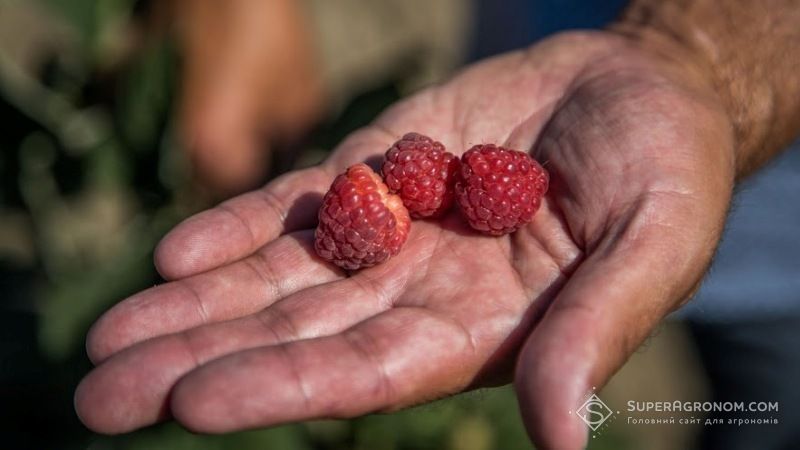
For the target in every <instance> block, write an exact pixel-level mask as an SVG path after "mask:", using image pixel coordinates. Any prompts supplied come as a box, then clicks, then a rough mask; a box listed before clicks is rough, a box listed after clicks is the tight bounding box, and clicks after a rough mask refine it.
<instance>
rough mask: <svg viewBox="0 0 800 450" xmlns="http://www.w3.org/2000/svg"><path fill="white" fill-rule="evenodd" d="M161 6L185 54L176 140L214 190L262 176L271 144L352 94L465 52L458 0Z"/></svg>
mask: <svg viewBox="0 0 800 450" xmlns="http://www.w3.org/2000/svg"><path fill="white" fill-rule="evenodd" d="M167 5H168V6H169V7H170V8H168V9H166V10H165V7H166V6H167ZM159 7H160V11H159V13H160V14H162V15H163V16H165V17H164V19H165V20H164V19H162V20H163V21H164V22H166V23H167V24H171V25H172V26H174V30H175V31H176V33H177V36H178V40H179V43H180V46H181V49H182V54H183V58H184V61H183V81H182V87H181V89H182V94H181V106H180V108H179V114H180V126H181V131H182V132H181V136H182V138H183V142H184V146H185V148H186V150H187V152H188V154H189V156H190V160H191V162H192V166H193V167H194V169H195V171H196V174H197V176H198V178H199V180H200V182H201V184H203V185H204V186H206V187H207V188H209V189H211V190H212V191H214V192H216V193H217V195H223V196H224V195H231V194H236V193H240V192H243V191H245V190H247V189H252V188H255V187H256V186H258V185H260V184H262V183H263V182H264V181H265V177H266V175H267V174H268V172H269V167H270V161H271V158H270V151H271V149H272V148H274V147H284V148H285V147H287V146H291V145H292V144H296V143H297V142H298V141H299V140H300V139H301V138H302V136H303V135H304V134H306V133H308V132H309V131H310V129H311V128H312V126H313V125H315V124H316V123H318V122H319V121H320V120H321V119H323V118H324V117H328V116H330V114H331V113H332V112H334V111H336V110H337V109H339V108H341V106H342V105H343V104H344V103H346V102H347V101H348V100H349V99H351V98H352V97H353V96H354V95H356V94H360V93H363V92H365V91H368V90H370V89H374V88H375V87H378V86H381V85H383V84H385V83H387V82H388V81H391V80H393V79H395V78H397V77H401V78H402V79H403V80H404V81H403V84H404V85H405V88H406V90H407V91H408V92H410V91H412V90H415V89H418V88H419V87H420V86H424V85H428V84H430V83H432V82H434V81H437V80H440V79H442V77H444V76H445V75H446V74H447V73H449V72H450V71H452V70H453V68H454V67H456V65H457V64H458V63H459V62H460V61H461V59H462V57H463V53H464V50H465V44H466V40H467V39H466V38H467V36H468V33H469V22H470V20H471V8H470V7H469V4H468V2H464V1H459V0H441V1H436V2H428V1H423V0H410V1H409V0H388V1H380V2H365V1H359V0H345V1H336V2H330V1H324V0H274V1H261V0H232V1H226V2H224V3H219V2H208V1H204V0H174V1H171V2H168V3H167V4H166V5H159ZM422 11H424V13H421V12H422Z"/></svg>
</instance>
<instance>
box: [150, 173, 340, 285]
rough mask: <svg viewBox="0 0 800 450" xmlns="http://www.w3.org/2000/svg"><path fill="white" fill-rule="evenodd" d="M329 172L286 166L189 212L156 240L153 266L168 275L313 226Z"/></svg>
mask: <svg viewBox="0 0 800 450" xmlns="http://www.w3.org/2000/svg"><path fill="white" fill-rule="evenodd" d="M332 178H333V177H332V175H330V174H329V173H328V172H327V171H326V170H325V169H324V168H323V166H316V167H312V168H309V169H304V170H300V171H296V172H291V173H288V174H286V175H283V176H281V177H278V178H276V179H275V180H274V181H272V182H271V183H269V184H267V185H266V186H264V187H263V188H261V189H258V190H256V191H252V192H248V193H246V194H243V195H240V196H238V197H234V198H232V199H230V200H227V201H225V202H223V203H221V204H219V205H218V206H216V207H214V208H212V209H209V210H207V211H203V212H201V213H198V214H195V215H194V216H192V217H189V218H188V219H186V220H184V221H183V222H181V223H180V224H179V225H178V226H176V227H175V228H174V229H172V231H170V232H169V233H167V235H166V236H164V238H163V239H162V240H161V242H160V243H159V244H158V247H157V248H156V250H155V264H156V268H157V269H158V272H159V273H160V274H161V276H163V277H164V278H165V279H168V280H174V279H178V278H185V277H187V276H190V275H195V274H198V273H201V272H206V271H208V270H211V269H214V268H216V267H219V266H222V265H225V264H228V263H230V262H233V261H237V260H239V259H241V258H243V257H245V256H247V255H249V254H251V253H253V252H255V251H256V250H257V249H259V248H261V247H263V246H264V245H265V244H266V243H268V242H270V241H272V240H273V239H275V238H277V237H278V236H280V235H282V234H285V233H289V232H292V231H297V230H302V229H307V228H311V227H313V226H314V225H315V224H316V220H317V219H316V215H317V209H318V207H319V204H320V202H321V201H322V194H323V193H324V192H325V190H326V189H327V188H328V185H329V184H330V182H331V180H332Z"/></svg>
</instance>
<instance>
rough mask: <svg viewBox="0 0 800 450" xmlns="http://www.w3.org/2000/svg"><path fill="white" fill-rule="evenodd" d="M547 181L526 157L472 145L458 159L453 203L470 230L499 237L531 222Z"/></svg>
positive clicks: (544, 175) (527, 156)
mask: <svg viewBox="0 0 800 450" xmlns="http://www.w3.org/2000/svg"><path fill="white" fill-rule="evenodd" d="M548 180H549V177H548V175H547V172H546V171H545V170H544V168H542V166H540V165H539V163H538V162H536V161H535V160H534V159H533V158H531V157H530V156H529V155H528V154H527V153H523V152H519V151H516V150H509V149H506V148H503V147H497V146H494V145H476V146H474V147H472V148H471V149H469V150H468V151H467V152H466V153H464V154H463V155H462V156H461V180H460V181H459V182H458V183H457V184H456V200H457V201H458V204H459V206H460V207H461V211H462V212H463V213H464V216H466V218H467V220H468V221H469V224H470V225H471V226H472V228H475V229H476V230H478V231H480V232H482V233H485V234H491V235H493V236H500V235H503V234H508V233H511V232H513V231H516V230H517V229H518V228H519V227H521V226H522V225H524V224H526V223H528V222H530V221H531V220H533V215H534V214H535V213H536V210H538V209H539V206H540V205H541V203H542V197H543V196H544V194H545V192H547V184H548Z"/></svg>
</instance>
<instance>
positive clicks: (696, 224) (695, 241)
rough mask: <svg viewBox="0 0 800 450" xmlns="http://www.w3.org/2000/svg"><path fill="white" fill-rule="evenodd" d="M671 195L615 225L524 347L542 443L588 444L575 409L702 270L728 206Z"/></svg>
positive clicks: (521, 393)
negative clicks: (714, 207) (711, 208)
mask: <svg viewBox="0 0 800 450" xmlns="http://www.w3.org/2000/svg"><path fill="white" fill-rule="evenodd" d="M667 197H670V198H669V199H668V200H666V201H662V200H663V199H659V201H657V202H656V201H653V202H651V201H649V200H644V201H641V202H639V204H638V206H636V207H634V208H633V212H632V213H631V214H630V216H629V217H631V218H630V219H628V220H627V223H623V224H621V225H619V227H618V228H617V229H614V230H610V231H609V233H608V234H607V235H608V238H606V239H605V240H604V241H603V242H602V243H601V244H600V246H599V247H598V249H597V250H596V251H595V252H594V253H593V254H592V255H591V256H590V257H589V258H588V259H587V260H586V261H585V262H583V263H582V264H581V266H580V267H579V268H578V270H577V271H576V273H575V274H574V275H573V276H572V278H571V279H570V281H569V282H568V283H567V285H566V286H565V287H564V289H563V290H562V292H561V293H560V294H559V295H558V297H557V298H556V299H555V300H554V302H553V304H552V306H551V307H550V309H549V310H548V311H547V313H546V314H545V316H544V318H543V319H542V321H541V322H540V323H539V324H538V325H537V326H536V328H535V329H534V331H533V332H532V333H531V335H530V336H529V338H528V340H527V342H526V344H525V346H524V347H523V349H522V352H521V354H520V359H519V362H518V366H517V372H516V377H515V387H516V389H517V392H518V397H519V401H520V409H521V411H522V414H523V418H524V421H525V425H526V427H527V428H528V431H529V433H530V434H531V437H532V438H533V440H534V443H535V444H536V445H537V448H538V447H539V446H540V447H542V448H558V449H579V448H584V447H585V446H586V440H587V434H586V426H585V424H584V423H583V422H582V421H581V420H580V419H579V418H578V417H577V416H576V413H575V411H576V410H577V409H578V407H579V406H580V405H581V404H582V403H583V402H584V401H585V400H586V398H587V397H588V393H589V392H590V391H591V389H592V387H597V388H600V387H601V386H603V384H604V383H605V382H606V381H607V380H608V379H609V378H610V377H611V375H613V373H614V372H615V371H616V370H617V369H618V368H619V367H620V366H621V365H622V364H623V363H624V362H625V360H626V359H627V358H628V357H629V356H630V354H631V353H632V352H633V351H634V350H635V349H636V347H638V346H639V344H641V342H642V341H643V340H644V339H645V338H646V337H647V335H648V334H649V333H650V332H651V331H652V329H653V328H654V327H655V326H656V324H657V323H658V322H659V321H660V320H661V319H662V318H663V317H664V316H665V315H666V314H668V313H669V312H670V311H671V310H672V309H674V308H675V307H676V304H677V302H679V301H680V300H682V299H685V298H687V297H688V295H689V293H690V292H691V290H692V289H693V287H694V286H695V285H696V283H697V282H698V280H699V278H700V277H701V276H702V274H703V273H704V271H705V268H706V266H707V264H708V263H709V261H710V259H711V255H712V253H713V249H714V243H715V242H716V239H717V238H718V236H719V233H720V230H721V223H720V222H718V221H716V220H715V219H713V218H714V217H722V216H723V214H722V213H723V211H718V212H719V214H708V215H704V214H703V213H702V212H701V211H693V209H695V208H692V206H691V205H690V204H687V203H686V202H685V201H684V200H685V199H679V196H678V195H675V200H674V201H673V199H672V198H671V197H672V195H670V196H667ZM701 204H702V205H704V206H705V205H707V203H702V202H701ZM707 212H708V211H706V213H707ZM698 217H711V218H712V219H710V220H707V221H705V223H703V222H704V221H703V220H698V219H697V218H698ZM666 218H669V219H666ZM667 224H669V225H667Z"/></svg>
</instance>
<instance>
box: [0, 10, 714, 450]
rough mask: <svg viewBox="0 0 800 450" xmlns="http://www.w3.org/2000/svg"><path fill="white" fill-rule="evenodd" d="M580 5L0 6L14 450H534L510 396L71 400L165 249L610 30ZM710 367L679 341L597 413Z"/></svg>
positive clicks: (691, 389) (2, 297)
mask: <svg viewBox="0 0 800 450" xmlns="http://www.w3.org/2000/svg"><path fill="white" fill-rule="evenodd" d="M291 3H293V4H294V5H291ZM585 3H587V2H579V1H572V2H570V1H561V2H555V1H552V2H548V1H540V2H525V1H511V2H492V1H488V0H487V1H474V2H470V1H468V0H440V1H437V2H422V1H417V0H406V1H400V0H397V1H394V0H385V1H381V2H365V1H360V0H338V1H327V0H316V1H315V0H304V1H294V0H286V1H284V0H275V1H261V0H236V1H229V2H207V1H205V0H171V1H161V2H157V1H146V0H0V124H2V125H0V129H1V130H2V133H0V336H2V339H0V448H10V449H16V448H32V449H159V448H164V449H167V448H168V449H250V448H253V449H255V448H259V449H262V448H274V449H463V450H483V449H525V448H531V445H530V443H529V441H528V439H527V437H526V435H525V432H524V429H523V427H522V424H521V423H520V418H519V415H518V412H517V406H516V399H515V398H514V394H513V391H512V390H511V389H510V388H509V387H504V388H498V389H491V390H482V391H478V392H473V393H468V394H465V395H461V396H458V397H456V398H453V399H448V400H443V401H439V402H436V403H434V404H431V405H427V406H423V407H419V408H415V409H412V410H409V411H404V412H401V413H398V414H393V415H376V416H368V417H364V418H360V419H356V420H350V421H320V422H310V423H304V424H298V425H292V426H285V427H279V428H274V429H270V430H263V431H253V432H245V433H237V434H232V435H226V436H198V435H193V434H191V433H188V432H186V431H184V430H183V429H182V428H180V427H179V426H177V425H175V424H163V425H158V426H154V427H151V428H149V429H145V430H141V431H138V432H135V433H131V434H128V435H123V436H115V437H106V436H99V435H95V434H92V433H91V432H89V431H88V430H87V429H86V428H84V427H83V426H82V425H81V424H80V422H79V421H78V419H77V417H76V416H75V414H74V411H73V409H72V394H73V390H74V387H75V386H76V384H77V382H78V381H79V380H80V378H81V376H82V375H84V374H85V373H86V372H87V371H88V370H89V369H90V363H89V361H88V360H87V358H86V356H85V352H84V337H85V334H86V331H87V330H88V327H89V326H90V325H91V323H92V322H93V321H94V319H96V318H97V317H98V316H99V315H100V314H101V313H102V312H103V311H104V310H106V309H107V308H109V307H110V306H111V305H112V304H114V303H115V302H117V301H119V300H120V299H122V298H124V297H126V296H128V295H130V294H132V293H134V292H136V291H139V290H141V289H143V288H146V287H148V286H151V285H153V284H156V283H159V282H160V281H161V280H160V278H159V276H158V274H157V273H156V272H155V270H154V268H153V264H152V250H153V248H154V246H155V244H156V243H157V242H158V240H159V238H160V237H161V236H162V235H163V234H164V233H165V232H166V231H167V230H169V229H170V228H171V227H172V226H173V225H174V224H176V223H177V222H178V221H180V220H181V219H183V218H185V217H187V216H188V215H190V214H192V213H194V212H196V211H199V210H201V209H204V208H207V207H209V206H211V205H213V204H214V203H215V202H217V201H219V200H221V199H223V198H225V197H228V196H230V195H233V194H235V193H238V192H242V191H243V190H246V189H248V188H252V187H255V186H258V185H261V184H262V183H264V182H265V181H266V180H268V179H270V178H271V177H274V176H275V175H276V174H279V173H281V172H284V171H287V170H291V169H293V168H298V167H302V166H307V165H310V164H313V163H315V162H318V161H320V160H321V159H322V158H324V157H325V155H326V154H327V153H328V152H329V151H330V150H331V149H332V148H333V147H334V146H335V145H336V144H337V143H338V142H339V141H340V140H341V139H342V138H343V137H344V136H346V135H347V134H348V133H349V132H351V131H353V130H354V129H356V128H358V127H360V126H363V125H365V124H367V123H368V122H369V121H370V120H371V119H372V118H374V117H375V116H376V115H377V114H378V113H379V112H380V111H381V110H382V109H383V108H385V107H386V106H387V105H389V104H391V103H392V102H394V101H396V100H397V99H399V98H400V97H402V96H404V95H407V94H408V93H410V92H413V91H414V90H416V89H419V88H420V87H423V86H425V85H427V84H430V83H434V82H436V81H439V80H441V79H443V78H444V77H446V76H447V75H448V74H449V73H451V72H452V71H453V70H456V69H457V68H458V67H459V66H460V65H462V64H464V63H467V62H469V61H472V60H475V59H478V58H481V57H486V56H490V55H492V54H496V53H499V52H502V51H505V50H508V49H513V48H518V47H521V46H524V45H527V44H529V43H530V42H533V41H534V40H536V39H537V38H540V37H542V36H545V35H547V34H549V33H551V32H553V31H556V30H559V29H561V28H564V27H566V26H587V27H591V26H600V25H602V24H603V23H605V22H606V21H608V20H610V19H612V18H613V17H614V16H615V15H616V13H617V12H618V9H619V7H620V6H621V5H622V3H623V2H622V1H617V2H607V4H606V5H604V6H603V7H602V8H597V7H586V6H585V5H584V6H581V5H582V4H585ZM589 3H591V2H589ZM534 4H537V5H538V6H539V7H541V8H542V9H540V10H535V8H534V6H533V5H534ZM556 4H557V6H559V9H558V10H557V12H555V13H551V14H542V13H537V11H542V10H546V9H547V8H550V9H553V8H554V5H556ZM422 8H424V10H425V11H426V14H422V15H421V14H419V11H420V10H421V9H422ZM254 16H255V17H261V18H262V19H263V22H258V21H256V22H253V21H252V20H250V18H252V17H254ZM270 24H271V25H270ZM286 24H293V25H292V26H289V25H286ZM500 28H502V30H503V32H497V30H498V29H500ZM698 358H699V357H698V354H697V352H696V350H695V347H694V346H693V344H692V342H691V339H690V337H689V334H688V333H687V331H686V328H685V327H684V326H683V325H681V324H679V323H673V324H670V325H666V326H665V327H664V328H663V329H662V330H659V332H658V333H657V334H656V335H655V336H654V337H653V338H652V339H651V340H650V341H648V343H647V344H646V345H645V346H644V347H643V350H642V351H640V352H639V353H637V354H636V355H635V356H634V358H633V359H632V361H631V362H630V363H629V364H628V365H627V366H626V368H625V369H624V370H623V371H622V372H621V373H620V374H619V375H618V376H617V377H615V379H614V380H613V381H612V383H611V384H610V385H609V387H607V388H606V389H605V390H604V391H603V392H602V394H601V396H602V397H603V399H604V400H606V402H607V403H610V404H614V403H615V401H616V405H617V406H616V407H617V408H621V407H622V405H624V399H626V398H635V399H636V400H642V401H645V400H655V399H661V400H665V399H666V400H673V399H691V400H693V401H700V400H702V399H704V398H708V396H709V395H710V394H709V391H708V388H707V386H706V384H707V381H706V379H705V377H704V375H703V371H702V368H701V365H700V363H699V362H698V361H699V360H698ZM615 399H618V401H617V400H615ZM696 434H697V429H696V427H687V426H682V427H672V428H670V427H656V428H652V427H651V428H642V427H638V428H636V427H629V426H627V427H626V426H625V424H624V423H611V424H610V425H609V426H608V427H606V429H605V430H604V431H603V432H602V433H601V435H600V436H599V437H598V438H596V439H592V440H591V445H590V448H595V449H605V448H608V449H611V448H614V449H626V448H645V447H646V448H650V449H659V448H686V447H687V446H689V445H690V444H691V443H692V442H694V440H695V438H696Z"/></svg>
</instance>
